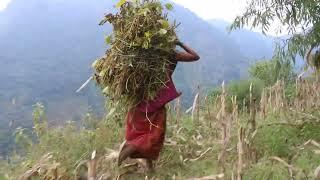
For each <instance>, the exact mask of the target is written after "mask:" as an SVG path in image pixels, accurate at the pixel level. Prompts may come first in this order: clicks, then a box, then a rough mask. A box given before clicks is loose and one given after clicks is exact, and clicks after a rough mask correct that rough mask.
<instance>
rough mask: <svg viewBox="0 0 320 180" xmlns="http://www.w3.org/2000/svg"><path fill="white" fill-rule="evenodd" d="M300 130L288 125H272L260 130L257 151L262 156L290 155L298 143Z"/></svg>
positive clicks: (256, 143)
mask: <svg viewBox="0 0 320 180" xmlns="http://www.w3.org/2000/svg"><path fill="white" fill-rule="evenodd" d="M298 134H299V130H298V129H296V128H294V127H287V126H285V127H284V126H270V127H265V128H263V129H261V130H260V131H258V134H257V137H256V139H255V145H256V147H258V149H257V151H258V153H259V155H260V156H261V157H262V156H278V157H289V156H290V155H291V153H292V151H293V148H294V146H295V145H296V143H297V140H298V138H297V135H298Z"/></svg>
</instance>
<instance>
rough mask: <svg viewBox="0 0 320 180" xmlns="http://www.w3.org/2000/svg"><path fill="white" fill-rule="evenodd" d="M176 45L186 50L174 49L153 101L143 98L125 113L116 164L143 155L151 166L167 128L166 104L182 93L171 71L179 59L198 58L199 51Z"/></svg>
mask: <svg viewBox="0 0 320 180" xmlns="http://www.w3.org/2000/svg"><path fill="white" fill-rule="evenodd" d="M176 45H178V46H180V47H181V48H182V49H184V51H185V52H177V53H176V54H175V58H174V59H173V60H172V62H171V64H170V67H168V72H167V74H168V81H167V83H166V86H165V88H163V89H161V90H160V91H159V92H158V94H157V96H156V98H155V99H154V100H152V101H142V103H140V104H139V105H138V106H136V107H135V108H133V109H131V110H130V111H129V112H128V114H127V117H126V136H125V138H126V142H125V144H124V146H123V147H122V149H121V151H120V154H119V158H118V165H119V166H120V165H121V163H122V162H123V161H124V160H125V159H127V158H128V157H130V158H133V159H145V160H146V165H147V169H148V170H149V171H151V170H153V163H152V161H153V160H156V159H157V158H158V157H159V153H160V151H161V149H162V147H163V143H164V139H165V132H166V118H167V117H166V108H165V105H166V104H167V103H169V102H171V101H172V100H174V99H176V98H177V97H179V96H180V95H181V93H178V92H177V90H176V88H175V85H174V83H173V80H172V74H173V72H174V70H175V68H176V65H177V63H178V62H193V61H197V60H199V59H200V57H199V55H198V54H197V53H196V52H195V51H194V50H192V49H191V48H189V47H188V46H186V45H185V44H183V43H181V42H180V41H178V42H177V43H176Z"/></svg>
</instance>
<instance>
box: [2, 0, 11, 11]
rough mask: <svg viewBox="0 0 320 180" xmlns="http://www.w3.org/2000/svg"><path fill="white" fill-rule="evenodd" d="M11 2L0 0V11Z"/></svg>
mask: <svg viewBox="0 0 320 180" xmlns="http://www.w3.org/2000/svg"><path fill="white" fill-rule="evenodd" d="M9 2H10V0H0V11H1V10H3V9H5V8H6V7H7V5H8V3H9Z"/></svg>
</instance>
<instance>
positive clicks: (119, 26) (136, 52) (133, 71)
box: [92, 0, 177, 110]
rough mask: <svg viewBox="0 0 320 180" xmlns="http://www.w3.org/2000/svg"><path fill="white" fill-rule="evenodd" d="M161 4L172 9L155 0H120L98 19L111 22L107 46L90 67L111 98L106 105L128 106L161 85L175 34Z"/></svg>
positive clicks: (125, 107)
mask: <svg viewBox="0 0 320 180" xmlns="http://www.w3.org/2000/svg"><path fill="white" fill-rule="evenodd" d="M164 6H166V7H167V9H172V5H171V4H166V5H163V4H161V1H158V0H155V1H149V0H137V1H125V0H121V1H119V3H118V4H117V7H120V9H119V11H118V12H117V13H115V14H108V15H106V16H105V18H104V20H102V21H101V23H100V25H104V24H105V23H107V22H108V23H110V24H111V25H112V26H113V33H112V35H110V36H107V37H106V43H107V44H109V45H110V49H108V50H107V51H106V54H105V55H104V56H103V57H101V58H99V59H98V60H97V61H95V62H94V63H93V65H92V67H93V69H94V71H95V75H94V79H95V80H96V83H97V85H98V86H99V87H100V88H101V90H102V92H103V93H104V95H106V97H108V98H109V100H110V101H111V102H112V105H111V106H110V107H109V108H111V107H112V108H115V107H121V108H124V109H126V110H127V109H130V108H131V107H132V106H135V105H136V104H138V103H140V102H141V101H143V100H151V99H153V98H155V96H156V93H157V92H158V91H159V89H161V88H163V87H164V86H165V82H166V81H167V71H168V68H169V66H170V65H171V63H172V62H171V60H172V58H173V56H174V53H175V47H176V44H175V42H176V39H177V37H176V33H175V29H176V25H175V24H173V25H170V24H169V20H168V17H167V14H166V12H165V10H164ZM117 105H118V106H117Z"/></svg>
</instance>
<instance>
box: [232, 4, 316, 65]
mask: <svg viewBox="0 0 320 180" xmlns="http://www.w3.org/2000/svg"><path fill="white" fill-rule="evenodd" d="M319 12H320V1H319V0H251V1H250V2H249V3H248V6H247V8H246V11H245V12H244V14H243V15H241V16H238V17H237V18H236V19H235V20H234V22H233V24H232V26H231V30H235V29H238V28H242V27H244V26H250V27H252V28H259V29H260V30H261V31H262V33H264V34H265V33H267V32H269V31H270V30H271V28H272V24H275V23H280V24H281V25H282V27H285V28H286V31H288V33H289V38H288V39H286V40H285V41H284V43H279V45H278V46H277V49H276V52H277V53H276V55H277V56H278V57H279V59H281V60H288V59H292V60H295V57H296V56H297V55H300V56H302V57H304V56H305V54H306V53H307V52H308V50H313V49H315V48H318V46H319V45H320V13H319ZM310 52H311V51H310ZM319 60H320V59H319Z"/></svg>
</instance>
